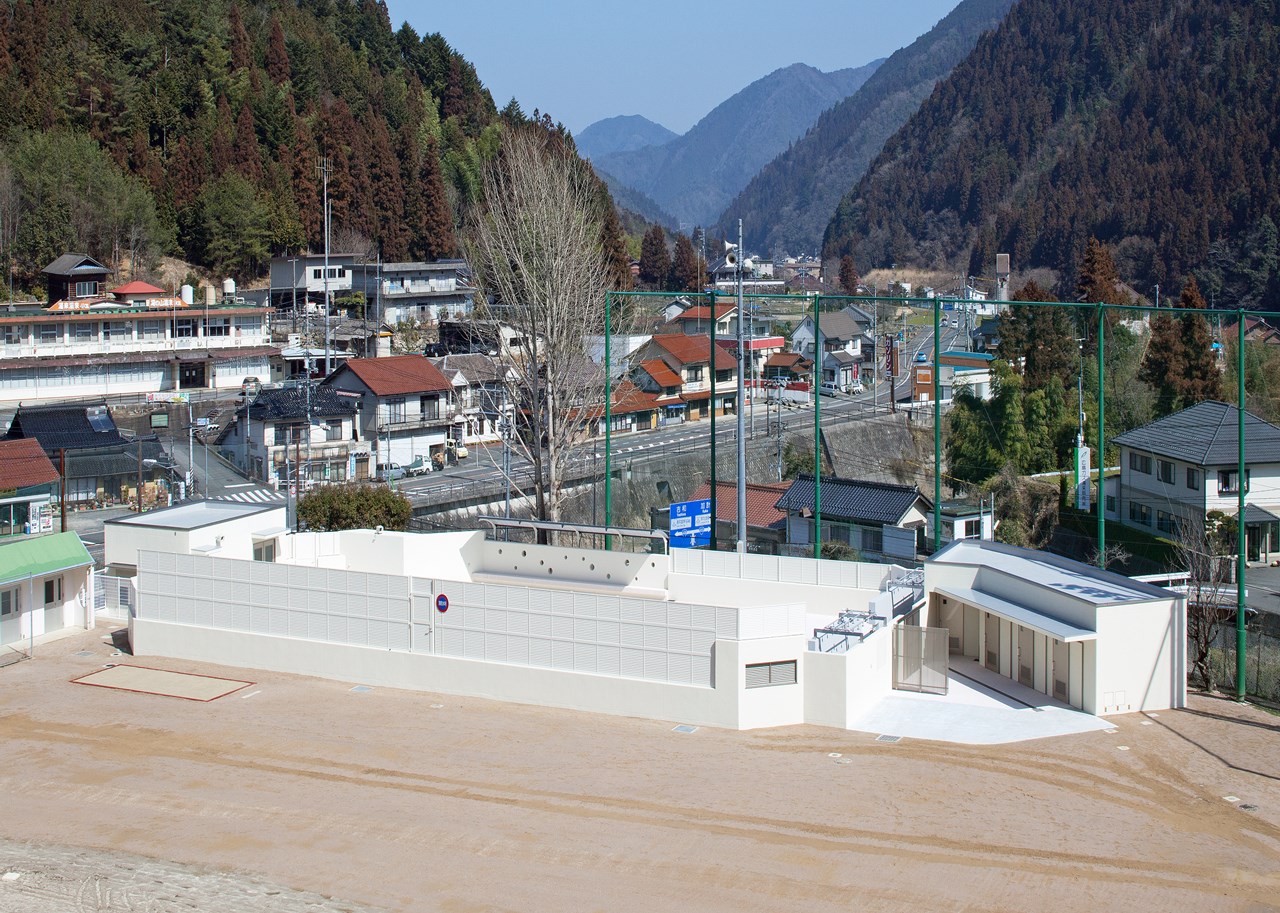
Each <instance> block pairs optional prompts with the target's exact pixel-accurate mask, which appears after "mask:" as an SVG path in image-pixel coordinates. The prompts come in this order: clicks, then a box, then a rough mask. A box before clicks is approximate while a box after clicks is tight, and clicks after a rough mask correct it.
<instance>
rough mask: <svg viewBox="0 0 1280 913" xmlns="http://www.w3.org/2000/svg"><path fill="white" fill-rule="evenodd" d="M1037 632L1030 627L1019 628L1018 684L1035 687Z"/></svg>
mask: <svg viewBox="0 0 1280 913" xmlns="http://www.w3.org/2000/svg"><path fill="white" fill-rule="evenodd" d="M1035 650H1036V646H1035V632H1033V631H1032V630H1031V629H1030V628H1023V627H1019V628H1018V684H1019V685H1026V686H1027V687H1028V688H1034V687H1035V668H1036V657H1035Z"/></svg>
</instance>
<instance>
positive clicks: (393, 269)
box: [356, 260, 476, 326]
mask: <svg viewBox="0 0 1280 913" xmlns="http://www.w3.org/2000/svg"><path fill="white" fill-rule="evenodd" d="M376 277H377V278H378V279H379V280H380V284H379V282H375V274H373V273H369V274H368V278H367V280H366V278H365V275H364V274H361V275H358V276H357V277H356V283H357V285H358V286H359V287H360V288H361V289H363V291H364V293H365V298H366V300H367V301H368V306H369V307H374V306H375V304H376V306H377V307H378V309H379V313H380V315H381V320H382V322H383V323H385V324H387V325H389V326H395V325H396V324H397V323H400V322H401V321H407V320H410V319H413V320H419V321H423V320H426V321H430V322H432V323H439V322H440V321H441V320H443V319H446V318H450V317H452V318H454V319H458V318H461V317H464V316H466V315H467V314H470V313H471V311H472V308H473V306H474V301H475V294H476V289H475V286H473V285H472V284H471V282H470V281H469V280H468V278H467V262H466V261H465V260H436V261H433V262H413V263H383V264H382V265H381V266H380V267H379V268H378V271H377V274H376Z"/></svg>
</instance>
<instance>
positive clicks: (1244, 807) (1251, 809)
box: [1237, 802, 1258, 812]
mask: <svg viewBox="0 0 1280 913" xmlns="http://www.w3.org/2000/svg"><path fill="white" fill-rule="evenodd" d="M1237 807H1238V808H1239V809H1240V811H1242V812H1256V811H1257V810H1258V806H1256V805H1253V804H1251V803H1248V802H1245V803H1244V804H1242V805H1240V806H1237Z"/></svg>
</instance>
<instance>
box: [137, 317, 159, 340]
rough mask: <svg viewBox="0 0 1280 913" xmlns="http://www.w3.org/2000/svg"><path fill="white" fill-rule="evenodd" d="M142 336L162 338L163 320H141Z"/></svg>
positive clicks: (145, 337) (144, 337)
mask: <svg viewBox="0 0 1280 913" xmlns="http://www.w3.org/2000/svg"><path fill="white" fill-rule="evenodd" d="M142 338H143V339H164V321H163V320H144V321H142Z"/></svg>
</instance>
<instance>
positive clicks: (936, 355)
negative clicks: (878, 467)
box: [933, 298, 955, 552]
mask: <svg viewBox="0 0 1280 913" xmlns="http://www.w3.org/2000/svg"><path fill="white" fill-rule="evenodd" d="M941 366H942V302H941V300H940V299H938V298H934V299H933V550H934V551H935V552H936V551H937V550H938V549H940V548H942V378H941V377H940V375H941V374H942V367H941ZM954 389H955V387H954V385H953V387H952V390H954ZM952 395H953V396H954V393H953V394H952Z"/></svg>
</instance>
